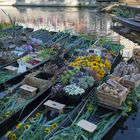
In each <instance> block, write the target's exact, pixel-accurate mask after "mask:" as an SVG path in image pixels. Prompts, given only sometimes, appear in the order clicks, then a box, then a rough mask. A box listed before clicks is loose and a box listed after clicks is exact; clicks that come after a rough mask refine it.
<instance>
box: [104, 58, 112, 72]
mask: <svg viewBox="0 0 140 140" xmlns="http://www.w3.org/2000/svg"><path fill="white" fill-rule="evenodd" d="M105 66H106V67H107V68H108V69H109V70H111V63H110V62H109V61H108V60H105Z"/></svg>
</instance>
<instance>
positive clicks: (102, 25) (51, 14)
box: [0, 7, 140, 140]
mask: <svg viewBox="0 0 140 140" xmlns="http://www.w3.org/2000/svg"><path fill="white" fill-rule="evenodd" d="M0 8H2V9H4V10H5V12H6V13H8V14H9V15H10V16H11V17H12V18H13V19H14V20H16V22H17V23H18V24H20V25H23V26H24V27H32V28H34V29H35V30H37V29H41V28H43V29H47V30H49V31H64V30H67V31H69V30H71V32H72V33H80V34H92V35H94V36H96V37H101V36H111V37H113V38H114V39H115V40H116V41H117V42H120V43H121V44H124V45H125V47H126V48H125V49H124V53H123V56H125V57H130V56H131V55H132V52H131V50H132V48H133V47H135V46H137V44H134V43H132V42H131V41H129V40H127V39H125V38H124V37H122V36H120V35H118V34H117V33H114V32H113V31H111V30H110V27H111V24H112V23H111V16H110V15H108V14H104V13H102V14H101V13H98V12H97V11H96V10H95V9H92V8H90V9H83V8H82V9H77V8H56V7H55V8H52V7H51V8H49V7H46V8H45V7H43V8H39V7H38V8H37V7H36V8H24V7H18V8H16V7H0ZM0 22H9V19H8V17H7V16H6V15H5V14H3V13H2V12H0ZM0 74H1V73H0ZM104 139H105V140H140V111H139V109H138V111H137V112H136V113H134V114H132V115H131V116H130V117H129V118H128V119H127V120H125V121H123V120H121V121H119V122H118V123H117V125H116V126H115V127H114V128H113V129H112V130H111V131H110V132H109V133H108V134H107V136H106V137H105V138H104Z"/></svg>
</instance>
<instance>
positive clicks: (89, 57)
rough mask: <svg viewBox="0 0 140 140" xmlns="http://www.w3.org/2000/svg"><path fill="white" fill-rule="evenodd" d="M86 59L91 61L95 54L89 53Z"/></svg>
mask: <svg viewBox="0 0 140 140" xmlns="http://www.w3.org/2000/svg"><path fill="white" fill-rule="evenodd" d="M87 59H88V61H93V60H94V59H95V56H94V55H89V56H88V57H87Z"/></svg>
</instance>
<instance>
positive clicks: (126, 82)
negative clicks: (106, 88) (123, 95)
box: [109, 75, 137, 90]
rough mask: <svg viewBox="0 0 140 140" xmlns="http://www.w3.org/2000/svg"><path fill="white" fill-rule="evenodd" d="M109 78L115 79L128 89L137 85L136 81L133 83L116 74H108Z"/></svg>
mask: <svg viewBox="0 0 140 140" xmlns="http://www.w3.org/2000/svg"><path fill="white" fill-rule="evenodd" d="M109 78H110V79H112V80H115V81H117V82H118V83H119V84H121V85H122V86H124V87H126V88H128V89H129V90H133V89H135V87H136V86H137V83H134V82H132V81H130V80H125V79H124V78H123V77H116V76H113V75H110V76H109Z"/></svg>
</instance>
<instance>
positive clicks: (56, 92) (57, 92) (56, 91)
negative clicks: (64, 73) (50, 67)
mask: <svg viewBox="0 0 140 140" xmlns="http://www.w3.org/2000/svg"><path fill="white" fill-rule="evenodd" d="M63 88H64V86H63V84H61V83H58V84H56V85H55V86H53V87H52V89H51V94H50V95H51V97H56V96H61V95H62V94H63V92H64V91H63Z"/></svg>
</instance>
